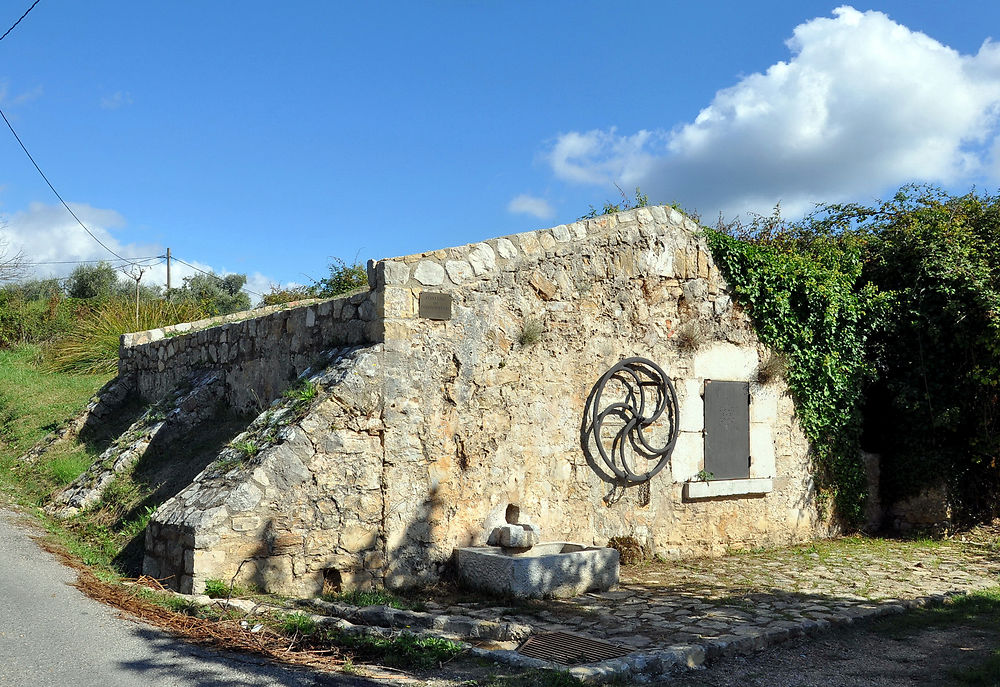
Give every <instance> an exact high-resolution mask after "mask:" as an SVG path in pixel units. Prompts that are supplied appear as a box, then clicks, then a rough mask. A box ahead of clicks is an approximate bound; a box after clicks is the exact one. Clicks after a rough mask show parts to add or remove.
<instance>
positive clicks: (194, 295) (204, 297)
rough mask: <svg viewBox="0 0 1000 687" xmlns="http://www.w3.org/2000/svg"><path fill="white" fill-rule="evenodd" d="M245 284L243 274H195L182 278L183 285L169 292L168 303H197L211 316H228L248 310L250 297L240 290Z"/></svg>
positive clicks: (245, 278)
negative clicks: (220, 275) (222, 275)
mask: <svg viewBox="0 0 1000 687" xmlns="http://www.w3.org/2000/svg"><path fill="white" fill-rule="evenodd" d="M246 282H247V275H245V274H227V275H226V276H224V277H219V276H217V275H215V274H196V275H194V276H193V277H184V285H183V286H182V287H181V288H179V289H172V290H171V291H170V301H171V302H174V303H183V302H192V303H198V304H200V305H201V306H202V307H203V308H204V309H205V310H206V311H207V312H208V313H209V314H211V315H228V314H229V313H232V312H239V311H240V310H248V309H249V308H250V296H248V295H247V294H246V293H244V292H243V291H242V290H241V289H242V288H243V285H244V284H246Z"/></svg>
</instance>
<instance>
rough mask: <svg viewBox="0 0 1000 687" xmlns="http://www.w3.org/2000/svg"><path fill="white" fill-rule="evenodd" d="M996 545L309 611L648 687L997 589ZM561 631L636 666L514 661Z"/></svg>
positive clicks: (804, 553)
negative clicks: (721, 661)
mask: <svg viewBox="0 0 1000 687" xmlns="http://www.w3.org/2000/svg"><path fill="white" fill-rule="evenodd" d="M996 541H997V539H996V538H995V537H990V538H988V539H987V540H984V541H981V542H979V543H976V542H970V541H959V540H944V541H900V540H883V539H861V538H845V539H839V540H831V541H822V542H816V543H814V544H811V545H805V546H797V547H790V548H786V549H777V550H769V551H759V552H758V551H752V552H739V553H734V554H730V555H727V556H723V557H721V558H705V559H695V560H686V561H669V562H666V561H664V562H651V563H643V564H640V565H634V566H623V567H622V574H621V585H620V586H619V588H618V589H616V590H614V591H609V592H603V593H590V594H584V595H582V596H578V597H575V598H572V599H551V600H531V601H509V602H497V601H490V600H488V599H478V598H475V597H474V596H473V595H465V594H459V595H457V596H455V597H453V598H454V599H455V600H450V599H449V598H448V593H447V592H445V593H443V594H441V595H438V596H437V597H433V598H432V600H430V601H427V602H426V604H425V608H424V610H423V611H421V612H416V611H399V610H395V609H389V608H387V607H369V608H365V609H359V608H357V607H349V606H347V605H345V604H341V603H329V602H320V601H318V600H317V601H314V602H313V606H312V609H313V611H314V612H316V611H319V612H320V613H321V614H322V615H318V616H317V619H318V620H323V619H326V620H327V622H334V621H335V622H336V623H339V626H340V627H344V628H347V629H350V628H354V629H355V630H357V631H366V632H370V631H374V630H375V628H377V627H382V628H396V630H397V631H398V629H400V628H409V629H410V630H411V631H418V632H427V633H431V634H436V635H441V636H448V637H450V638H454V639H459V640H462V641H465V642H467V643H468V644H469V645H470V651H471V652H472V653H474V654H476V655H479V656H482V657H484V658H488V659H491V660H495V661H501V662H505V663H512V664H515V665H521V666H525V667H553V668H560V669H564V670H565V669H569V671H570V673H571V674H573V675H575V676H576V677H578V678H580V679H582V680H584V681H587V682H605V681H608V680H622V679H631V680H636V681H643V680H650V679H657V678H661V677H664V676H667V675H669V674H670V673H673V672H676V671H678V670H684V669H687V668H697V667H699V666H700V665H702V664H703V663H704V662H705V661H706V660H711V659H712V658H715V657H718V656H726V655H733V654H746V653H751V652H753V651H757V650H759V649H762V648H765V647H767V646H770V645H773V644H776V643H779V642H782V641H785V640H787V639H790V638H792V637H799V636H803V635H810V634H815V633H818V632H821V631H824V630H827V629H829V628H831V627H832V626H837V625H847V624H851V623H853V622H855V621H857V620H859V619H864V618H872V617H877V616H881V615H887V614H892V613H902V612H904V611H905V610H906V609H907V608H913V607H916V606H921V605H924V604H927V603H935V602H937V603H939V602H942V601H943V600H944V599H945V598H946V597H947V596H948V595H954V594H960V593H965V592H969V591H973V590H976V589H982V588H986V587H992V586H995V585H997V584H998V583H1000V578H998V573H1000V549H998V548H997V546H996V543H995V542H996ZM330 616H334V617H335V618H331V617H330ZM560 631H561V632H567V633H571V634H573V635H576V636H580V637H587V638H591V639H596V640H601V641H604V642H608V643H611V644H614V645H618V646H621V647H623V648H624V649H625V650H627V655H625V656H623V657H622V658H618V659H611V660H605V661H602V662H598V663H590V664H579V665H573V666H567V665H560V664H555V663H552V662H549V661H543V660H539V659H534V658H528V657H525V656H523V655H521V654H518V653H517V652H516V649H517V647H518V645H519V644H520V643H521V641H522V640H523V639H524V638H525V637H526V636H537V635H540V634H543V633H548V632H560Z"/></svg>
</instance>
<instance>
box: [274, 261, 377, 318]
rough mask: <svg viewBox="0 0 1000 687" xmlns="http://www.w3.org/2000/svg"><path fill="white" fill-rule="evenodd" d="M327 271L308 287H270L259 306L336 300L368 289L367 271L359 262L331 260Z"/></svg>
mask: <svg viewBox="0 0 1000 687" xmlns="http://www.w3.org/2000/svg"><path fill="white" fill-rule="evenodd" d="M329 270H330V274H329V275H328V276H326V277H324V278H323V279H320V280H318V281H314V282H313V283H312V284H310V285H308V286H295V287H292V288H284V289H283V288H281V287H278V286H272V287H271V292H270V293H268V294H265V295H264V298H263V299H261V302H260V305H262V306H266V305H281V304H282V303H292V302H294V301H301V300H306V299H307V298H336V297H337V296H343V295H345V294H348V293H351V292H353V291H357V290H359V289H367V288H368V270H367V269H365V266H364V265H362V264H361V263H359V262H356V263H354V264H350V265H349V264H347V263H346V262H344V261H343V260H342V259H340V258H331V262H330V265H329Z"/></svg>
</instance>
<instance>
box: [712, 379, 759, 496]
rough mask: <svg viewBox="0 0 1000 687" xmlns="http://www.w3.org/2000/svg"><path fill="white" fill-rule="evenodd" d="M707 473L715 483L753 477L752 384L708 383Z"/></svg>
mask: <svg viewBox="0 0 1000 687" xmlns="http://www.w3.org/2000/svg"><path fill="white" fill-rule="evenodd" d="M705 471H706V472H710V473H712V479H743V478H747V477H749V476H750V384H749V382H717V381H714V380H711V379H707V380H705Z"/></svg>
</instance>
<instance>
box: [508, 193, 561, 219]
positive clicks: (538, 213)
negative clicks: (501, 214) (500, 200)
mask: <svg viewBox="0 0 1000 687" xmlns="http://www.w3.org/2000/svg"><path fill="white" fill-rule="evenodd" d="M507 212H513V213H515V214H521V215H532V216H534V217H537V218H538V219H549V218H550V217H552V216H554V215H555V214H556V213H555V210H553V209H552V206H551V205H549V202H548V201H547V200H545V199H544V198H538V197H536V196H530V195H528V194H527V193H522V194H521V195H519V196H515V197H514V198H512V199H511V201H510V202H509V203H507Z"/></svg>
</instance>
